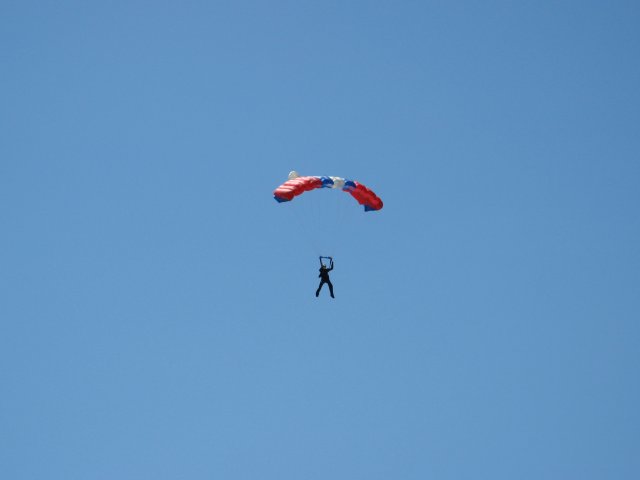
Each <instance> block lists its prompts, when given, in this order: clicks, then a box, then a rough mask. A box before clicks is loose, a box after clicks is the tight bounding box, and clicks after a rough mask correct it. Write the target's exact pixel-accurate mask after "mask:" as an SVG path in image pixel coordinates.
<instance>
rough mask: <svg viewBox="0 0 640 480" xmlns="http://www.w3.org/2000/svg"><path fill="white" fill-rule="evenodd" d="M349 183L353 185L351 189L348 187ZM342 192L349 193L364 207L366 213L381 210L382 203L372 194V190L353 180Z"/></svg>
mask: <svg viewBox="0 0 640 480" xmlns="http://www.w3.org/2000/svg"><path fill="white" fill-rule="evenodd" d="M350 183H353V185H354V186H353V187H351V186H350V185H349V184H350ZM343 190H345V191H347V192H349V193H350V194H351V196H352V197H353V198H355V199H356V200H357V202H358V203H359V204H360V205H364V209H365V210H366V211H371V210H380V209H381V208H382V205H383V203H382V200H380V197H378V196H377V195H376V194H375V193H373V190H371V189H370V188H368V187H365V186H364V185H363V184H361V183H359V182H356V181H355V180H352V182H348V183H347V185H345V187H344V188H343Z"/></svg>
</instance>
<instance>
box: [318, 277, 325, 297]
mask: <svg viewBox="0 0 640 480" xmlns="http://www.w3.org/2000/svg"><path fill="white" fill-rule="evenodd" d="M323 285H324V280H321V281H320V285H318V290H316V297H317V296H318V295H320V290H321V289H322V286H323Z"/></svg>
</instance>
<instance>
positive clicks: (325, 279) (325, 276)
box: [316, 257, 336, 298]
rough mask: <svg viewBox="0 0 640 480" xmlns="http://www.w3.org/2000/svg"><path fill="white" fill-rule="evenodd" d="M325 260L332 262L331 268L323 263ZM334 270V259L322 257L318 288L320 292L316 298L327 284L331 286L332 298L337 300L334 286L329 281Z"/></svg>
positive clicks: (317, 292)
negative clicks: (334, 294)
mask: <svg viewBox="0 0 640 480" xmlns="http://www.w3.org/2000/svg"><path fill="white" fill-rule="evenodd" d="M323 258H328V259H329V260H331V267H329V268H327V266H326V265H325V264H324V263H322V259H323ZM331 270H333V257H320V275H318V277H320V285H319V286H318V290H316V297H317V296H318V295H320V290H321V289H322V286H323V285H324V284H325V283H326V284H327V285H329V293H330V294H331V298H336V297H334V296H333V285H332V284H331V280H330V279H329V272H330V271H331Z"/></svg>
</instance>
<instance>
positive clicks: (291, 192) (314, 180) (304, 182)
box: [273, 177, 322, 202]
mask: <svg viewBox="0 0 640 480" xmlns="http://www.w3.org/2000/svg"><path fill="white" fill-rule="evenodd" d="M321 187H322V180H320V178H318V177H297V178H294V179H292V180H287V181H286V182H284V183H283V184H282V185H280V186H279V187H278V188H276V189H275V190H274V191H273V195H274V197H275V199H276V200H278V201H279V202H287V201H290V200H293V197H297V196H298V195H300V194H302V193H304V192H308V191H309V190H313V189H316V188H321Z"/></svg>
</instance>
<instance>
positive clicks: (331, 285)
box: [327, 280, 336, 298]
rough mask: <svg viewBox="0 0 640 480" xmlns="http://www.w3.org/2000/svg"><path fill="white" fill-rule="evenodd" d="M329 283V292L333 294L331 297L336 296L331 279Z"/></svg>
mask: <svg viewBox="0 0 640 480" xmlns="http://www.w3.org/2000/svg"><path fill="white" fill-rule="evenodd" d="M327 285H329V293H330V294H331V298H336V297H334V296H333V284H332V283H331V280H329V281H328V282H327Z"/></svg>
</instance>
